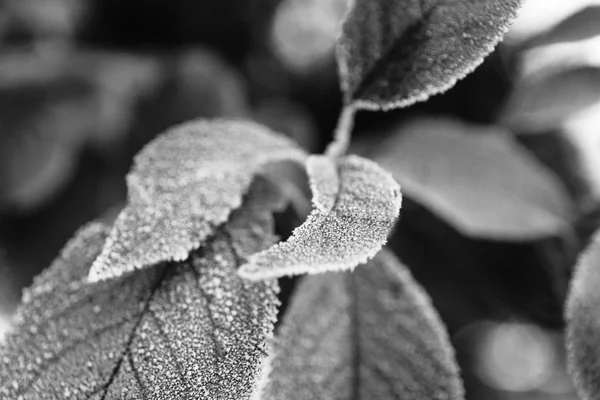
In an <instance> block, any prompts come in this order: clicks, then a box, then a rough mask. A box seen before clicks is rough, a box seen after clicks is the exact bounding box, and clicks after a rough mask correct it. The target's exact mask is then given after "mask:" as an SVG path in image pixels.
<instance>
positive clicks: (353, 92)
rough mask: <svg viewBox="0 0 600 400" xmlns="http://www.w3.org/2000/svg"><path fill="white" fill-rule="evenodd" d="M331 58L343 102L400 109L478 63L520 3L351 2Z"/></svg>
mask: <svg viewBox="0 0 600 400" xmlns="http://www.w3.org/2000/svg"><path fill="white" fill-rule="evenodd" d="M353 3H354V6H353V7H352V8H351V10H350V12H349V13H348V15H347V17H346V20H345V21H344V24H343V26H342V35H341V37H340V40H339V43H338V51H337V59H338V65H339V70H340V77H341V84H342V89H343V90H344V92H345V95H346V102H347V103H351V102H354V103H355V104H356V105H358V106H359V107H361V108H368V109H391V108H396V107H405V106H408V105H410V104H412V103H415V102H417V101H424V100H426V99H427V98H428V97H429V96H431V95H434V94H436V93H440V92H444V91H446V90H447V89H449V88H451V87H452V86H454V84H455V83H456V81H457V80H459V79H462V78H464V77H465V76H466V75H467V74H468V73H470V72H471V71H472V70H473V69H475V67H477V66H478V65H479V64H481V62H482V61H483V59H484V57H485V56H486V55H488V54H489V53H490V52H491V51H492V50H493V48H494V46H495V45H496V43H498V42H499V41H500V40H501V38H502V36H503V34H504V32H505V31H506V30H507V28H508V26H509V25H510V23H511V22H512V20H513V19H514V18H515V16H516V11H517V9H518V8H519V6H520V3H521V0H485V1H479V0H478V1H473V0H457V1H441V0H432V1H422V0H394V1H389V0H355V1H354V2H353Z"/></svg>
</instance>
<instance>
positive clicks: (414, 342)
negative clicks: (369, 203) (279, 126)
mask: <svg viewBox="0 0 600 400" xmlns="http://www.w3.org/2000/svg"><path fill="white" fill-rule="evenodd" d="M296 290H297V291H296V293H295V294H294V297H293V300H292V303H291V305H290V306H289V308H288V311H287V314H286V316H285V318H284V322H283V325H282V326H281V331H280V336H279V337H278V338H277V340H276V342H275V349H274V353H273V361H272V365H271V373H270V375H269V378H268V380H267V385H266V387H265V391H264V393H265V395H264V397H263V399H264V400H278V399H288V400H295V399H298V400H300V399H302V400H305V399H311V400H325V399H336V400H350V399H378V400H405V399H411V400H434V399H439V400H442V399H444V400H458V399H462V398H463V389H462V383H461V380H460V377H459V372H458V367H457V365H456V361H455V360H454V354H453V351H452V347H451V345H450V341H449V339H448V335H447V334H446V332H445V329H444V327H443V324H442V322H441V320H440V318H439V317H438V315H437V313H436V312H435V310H434V309H433V307H432V305H431V302H430V300H429V298H428V296H427V294H426V293H425V292H424V291H423V289H422V288H421V287H420V286H419V285H418V284H417V283H416V282H415V281H414V280H413V278H412V276H411V274H410V272H409V271H408V270H407V269H406V268H405V267H404V266H403V265H402V264H400V263H399V262H398V260H397V259H396V258H395V256H394V255H393V254H391V253H389V252H387V251H386V250H383V251H382V252H380V253H379V254H378V255H377V256H376V257H375V258H374V259H373V260H371V261H369V263H368V264H367V265H366V266H361V267H358V268H357V269H356V270H355V271H353V272H352V273H350V272H345V273H329V274H325V275H320V276H315V277H312V276H310V277H306V278H304V280H303V281H302V282H301V283H300V286H299V287H298V288H297V289H296Z"/></svg>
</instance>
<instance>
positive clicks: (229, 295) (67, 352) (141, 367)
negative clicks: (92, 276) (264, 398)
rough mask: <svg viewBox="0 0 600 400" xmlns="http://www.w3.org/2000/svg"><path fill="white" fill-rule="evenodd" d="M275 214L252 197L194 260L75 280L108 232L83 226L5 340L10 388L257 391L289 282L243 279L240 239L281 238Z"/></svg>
mask: <svg viewBox="0 0 600 400" xmlns="http://www.w3.org/2000/svg"><path fill="white" fill-rule="evenodd" d="M249 197H251V198H252V197H253V196H249ZM246 203H248V202H246ZM240 220H241V221H240ZM230 224H232V225H230ZM272 224H273V222H272V220H271V218H270V214H269V213H268V212H266V211H265V210H264V209H262V208H261V207H256V205H255V204H245V205H244V206H243V207H242V208H240V209H238V210H236V211H234V212H233V213H232V215H231V218H230V221H229V222H228V223H227V224H225V225H224V226H222V227H221V228H219V229H218V230H217V232H215V234H214V235H213V237H212V238H211V239H210V241H209V242H208V243H207V244H206V245H205V246H203V248H202V250H200V251H194V252H192V254H191V255H190V258H189V259H188V260H187V261H185V262H183V263H173V264H170V265H164V264H161V265H160V266H157V267H156V268H149V269H145V270H143V271H140V272H139V273H137V274H134V275H129V276H126V277H123V278H121V279H111V280H108V281H103V282H99V283H97V284H88V285H83V286H79V287H76V288H71V287H70V285H69V284H68V283H69V282H80V281H81V280H82V279H85V277H86V276H87V273H88V268H89V266H90V265H91V263H92V261H93V260H94V258H95V257H96V255H97V254H98V253H99V252H100V250H101V248H102V245H103V242H104V240H105V238H106V236H107V235H108V231H107V230H106V229H103V228H102V226H101V225H98V224H93V225H90V226H88V227H87V228H85V229H84V230H82V231H80V232H79V233H78V235H77V237H76V238H75V239H74V240H72V241H71V242H70V243H69V245H68V247H67V248H66V250H65V251H64V252H63V253H62V255H61V256H60V258H58V259H57V261H56V262H55V263H54V264H53V265H52V266H51V267H50V268H49V269H48V270H47V271H46V272H44V274H43V275H42V276H40V277H39V278H38V279H36V282H35V283H34V285H33V287H32V289H31V290H30V291H29V292H28V293H29V294H28V295H27V296H26V297H25V299H24V304H23V305H22V306H21V307H20V308H19V309H18V311H17V317H16V319H15V326H14V329H13V331H12V332H11V333H9V335H8V336H7V338H6V342H5V343H3V344H2V345H0V399H11V400H17V399H19V400H56V399H70V400H89V399H98V400H99V399H104V400H122V399H128V400H142V399H155V400H158V399H160V400H179V399H211V400H248V399H250V398H251V395H252V393H254V392H255V390H256V385H257V383H258V381H259V378H260V374H261V368H262V366H263V365H264V360H265V357H266V356H267V352H268V350H269V348H268V344H269V341H270V340H272V333H273V324H274V322H275V319H276V311H277V305H278V300H277V296H276V294H277V290H278V288H277V282H276V281H268V282H248V281H246V280H242V279H240V278H239V276H238V275H237V267H238V265H239V264H238V263H239V262H240V261H239V260H240V256H239V254H237V250H238V249H239V250H243V252H244V253H249V252H256V251H260V250H261V249H264V248H265V247H266V246H268V245H269V244H271V243H272V242H271V241H270V240H271V236H270V235H261V234H260V233H263V232H269V230H270V228H272ZM231 226H235V228H231ZM40 288H41V289H40ZM48 288H52V289H51V290H48Z"/></svg>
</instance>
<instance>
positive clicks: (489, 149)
mask: <svg viewBox="0 0 600 400" xmlns="http://www.w3.org/2000/svg"><path fill="white" fill-rule="evenodd" d="M374 154H376V157H375V160H376V161H377V162H379V163H380V164H381V165H382V166H383V167H384V168H386V169H388V170H389V171H391V172H392V174H393V175H394V177H395V178H396V180H398V182H399V183H400V185H402V188H403V193H405V194H406V195H407V196H409V197H411V198H413V199H414V200H416V201H417V202H419V203H421V204H423V205H425V206H426V207H428V208H429V209H431V210H432V211H433V212H435V213H436V214H437V215H439V216H440V217H442V218H444V219H445V220H446V221H447V222H449V223H450V224H452V225H453V226H454V227H455V228H456V229H458V230H460V231H461V232H462V233H464V234H466V235H469V236H475V237H481V238H489V239H510V240H524V239H533V238H539V237H541V236H550V235H554V234H557V233H559V232H561V231H562V230H563V229H565V228H566V227H567V226H568V225H569V223H570V221H571V219H572V209H571V203H570V199H569V197H568V195H567V193H566V191H565V189H564V187H563V186H562V184H561V183H560V181H558V179H557V178H556V177H555V176H554V175H552V173H551V172H550V171H548V170H547V169H546V168H545V167H544V166H543V165H542V164H541V163H539V162H538V161H537V160H536V159H534V158H533V157H532V156H531V155H529V154H528V153H527V152H526V151H525V150H524V149H522V148H520V147H519V146H518V145H517V144H516V143H515V142H514V141H512V140H511V138H510V137H509V136H508V134H507V133H505V132H503V131H501V130H496V128H490V127H484V126H475V125H467V124H464V123H461V122H459V121H455V120H451V119H444V118H439V119H421V120H415V121H413V122H412V123H409V124H407V125H404V126H403V127H401V128H400V129H399V132H398V134H395V135H394V136H392V137H390V138H389V139H388V140H387V141H386V142H383V143H381V145H380V147H379V151H378V152H375V153H374Z"/></svg>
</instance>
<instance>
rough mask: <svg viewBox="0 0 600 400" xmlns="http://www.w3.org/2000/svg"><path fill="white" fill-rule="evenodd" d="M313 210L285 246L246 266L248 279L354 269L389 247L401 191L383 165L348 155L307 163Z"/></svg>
mask: <svg viewBox="0 0 600 400" xmlns="http://www.w3.org/2000/svg"><path fill="white" fill-rule="evenodd" d="M307 170H308V176H309V179H310V185H311V189H312V193H313V201H312V202H313V207H314V209H313V211H312V212H311V214H310V215H309V216H308V218H307V220H306V221H305V222H304V223H303V224H302V225H301V226H300V227H298V228H296V229H295V230H294V232H293V234H292V236H291V237H290V238H289V239H288V240H287V241H285V242H281V243H278V244H276V245H274V246H273V247H271V248H269V249H267V250H265V251H263V252H260V253H257V254H255V255H253V256H252V257H250V258H249V259H248V263H247V264H245V265H243V266H242V267H241V268H240V274H241V275H242V276H243V277H245V278H248V279H265V278H273V277H281V276H285V275H297V274H302V273H320V272H326V271H331V270H343V269H350V268H354V267H355V266H357V265H358V264H360V263H363V262H365V261H367V260H368V259H369V258H371V257H373V256H374V255H375V254H376V253H377V252H378V251H379V250H380V249H381V247H382V246H383V245H384V244H385V242H386V241H387V237H388V235H389V233H390V231H391V229H392V227H393V226H394V223H395V222H396V218H397V217H398V213H399V211H400V204H401V195H400V187H399V186H398V184H397V183H396V181H394V179H393V178H392V177H391V175H390V174H388V173H387V172H386V171H384V170H383V169H381V168H380V167H379V166H378V165H377V164H375V163H374V162H372V161H369V160H367V159H364V158H361V157H358V156H348V157H345V158H343V159H341V160H340V162H339V165H338V166H336V165H334V164H333V161H332V160H330V159H328V158H326V157H324V156H311V157H310V158H309V159H308V162H307Z"/></svg>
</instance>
